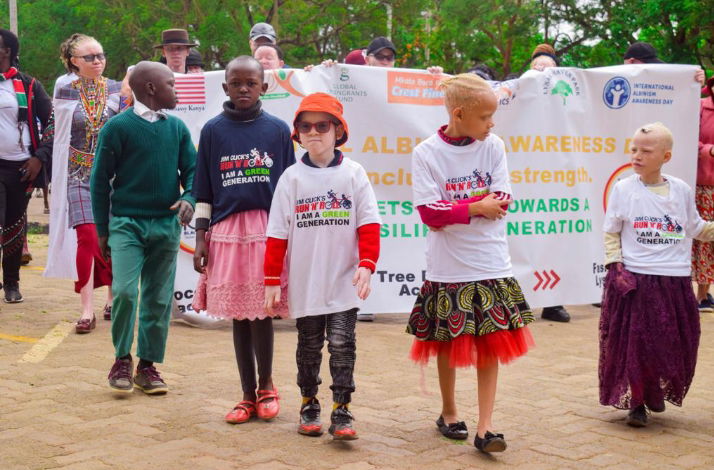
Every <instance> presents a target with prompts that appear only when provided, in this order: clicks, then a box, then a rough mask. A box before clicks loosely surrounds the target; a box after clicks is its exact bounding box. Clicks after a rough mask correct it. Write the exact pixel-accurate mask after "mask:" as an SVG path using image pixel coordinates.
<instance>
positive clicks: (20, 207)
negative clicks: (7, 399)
mask: <svg viewBox="0 0 714 470" xmlns="http://www.w3.org/2000/svg"><path fill="white" fill-rule="evenodd" d="M24 163H25V162H24V161H10V160H2V159H0V229H1V233H2V235H1V242H2V276H3V284H7V285H16V284H17V283H18V282H19V281H20V261H21V259H22V245H23V241H24V236H25V224H26V219H25V211H26V210H27V203H28V202H29V201H30V195H31V194H32V192H31V191H32V188H31V186H30V183H27V182H22V181H20V178H21V177H22V174H21V173H20V168H21V167H22V165H23V164H24Z"/></svg>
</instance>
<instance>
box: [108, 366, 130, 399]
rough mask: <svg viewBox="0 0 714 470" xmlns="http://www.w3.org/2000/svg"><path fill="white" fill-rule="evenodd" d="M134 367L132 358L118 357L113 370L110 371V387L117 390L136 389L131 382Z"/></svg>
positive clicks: (128, 391) (127, 391)
mask: <svg viewBox="0 0 714 470" xmlns="http://www.w3.org/2000/svg"><path fill="white" fill-rule="evenodd" d="M132 368H133V364H132V361H131V359H119V358H117V360H116V361H114V365H113V366H112V370H110V371H109V387H111V389H112V390H113V391H115V392H119V393H131V392H132V391H133V390H134V385H133V384H132V383H131V370H132Z"/></svg>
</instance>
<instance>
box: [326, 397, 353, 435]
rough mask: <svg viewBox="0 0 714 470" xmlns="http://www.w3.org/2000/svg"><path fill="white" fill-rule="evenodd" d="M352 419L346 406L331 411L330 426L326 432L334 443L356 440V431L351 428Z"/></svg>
mask: <svg viewBox="0 0 714 470" xmlns="http://www.w3.org/2000/svg"><path fill="white" fill-rule="evenodd" d="M354 419H355V418H354V416H352V413H350V410H348V409H347V406H346V405H340V406H338V407H337V408H335V409H334V410H332V415H330V421H331V422H332V424H331V425H330V429H328V432H329V433H330V434H332V439H334V440H336V441H354V440H355V439H358V437H357V431H355V429H354V428H353V427H352V421H353V420H354Z"/></svg>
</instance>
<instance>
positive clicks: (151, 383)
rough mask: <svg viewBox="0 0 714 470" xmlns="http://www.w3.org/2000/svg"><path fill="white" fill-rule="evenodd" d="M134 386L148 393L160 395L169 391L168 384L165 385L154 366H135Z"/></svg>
mask: <svg viewBox="0 0 714 470" xmlns="http://www.w3.org/2000/svg"><path fill="white" fill-rule="evenodd" d="M134 386H135V387H136V388H138V389H139V390H141V391H142V392H144V393H146V394H149V395H161V394H164V393H166V392H168V391H169V387H168V385H166V383H165V382H164V380H163V379H162V378H161V376H160V375H159V371H158V370H156V367H154V366H149V367H144V368H143V369H139V368H138V367H137V369H136V375H135V376H134Z"/></svg>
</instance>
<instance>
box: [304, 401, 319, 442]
mask: <svg viewBox="0 0 714 470" xmlns="http://www.w3.org/2000/svg"><path fill="white" fill-rule="evenodd" d="M298 433H300V434H302V435H304V436H322V423H321V422H320V402H319V401H317V398H314V397H313V398H311V399H310V401H308V402H307V403H305V404H304V405H302V407H300V425H299V426H298Z"/></svg>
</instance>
